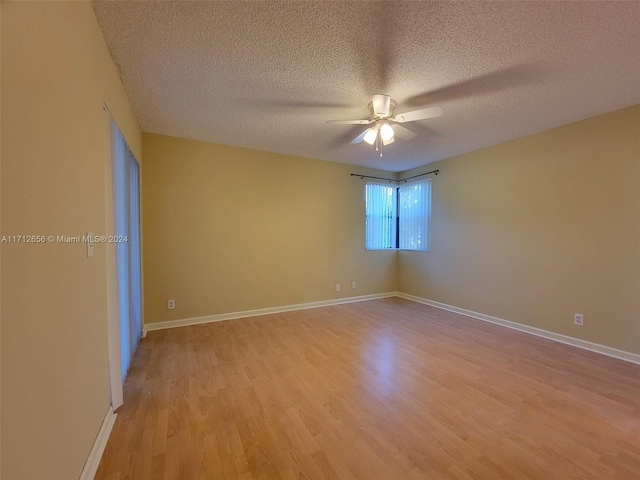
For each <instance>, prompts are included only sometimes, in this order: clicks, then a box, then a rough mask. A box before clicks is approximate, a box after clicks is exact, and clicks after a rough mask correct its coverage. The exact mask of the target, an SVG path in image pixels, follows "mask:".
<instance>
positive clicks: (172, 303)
mask: <svg viewBox="0 0 640 480" xmlns="http://www.w3.org/2000/svg"><path fill="white" fill-rule="evenodd" d="M167 308H168V309H169V310H173V309H174V308H176V301H175V300H169V301H168V302H167Z"/></svg>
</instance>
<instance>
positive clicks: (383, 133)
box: [380, 123, 393, 143]
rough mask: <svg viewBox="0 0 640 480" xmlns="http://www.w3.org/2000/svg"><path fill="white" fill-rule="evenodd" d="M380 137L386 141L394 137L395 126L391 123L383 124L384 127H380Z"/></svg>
mask: <svg viewBox="0 0 640 480" xmlns="http://www.w3.org/2000/svg"><path fill="white" fill-rule="evenodd" d="M380 137H381V138H382V140H383V141H385V142H389V140H391V139H392V138H393V128H391V125H389V124H388V123H385V124H384V125H382V127H381V128H380ZM389 143H391V142H389Z"/></svg>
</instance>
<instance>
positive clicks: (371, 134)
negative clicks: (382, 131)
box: [363, 128, 378, 145]
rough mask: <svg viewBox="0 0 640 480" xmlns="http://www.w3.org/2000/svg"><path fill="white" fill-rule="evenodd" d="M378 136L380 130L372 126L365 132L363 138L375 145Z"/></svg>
mask: <svg viewBox="0 0 640 480" xmlns="http://www.w3.org/2000/svg"><path fill="white" fill-rule="evenodd" d="M377 137H378V131H377V130H376V129H375V128H370V129H368V130H367V133H365V135H364V139H363V140H364V141H365V142H367V143H368V144H369V145H373V143H374V142H375V141H376V138H377Z"/></svg>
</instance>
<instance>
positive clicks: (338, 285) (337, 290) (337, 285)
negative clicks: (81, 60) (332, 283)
mask: <svg viewBox="0 0 640 480" xmlns="http://www.w3.org/2000/svg"><path fill="white" fill-rule="evenodd" d="M339 291H340V284H339V283H336V292H339Z"/></svg>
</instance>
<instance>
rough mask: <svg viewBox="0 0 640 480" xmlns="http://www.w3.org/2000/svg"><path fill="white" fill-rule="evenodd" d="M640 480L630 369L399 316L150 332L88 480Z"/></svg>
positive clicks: (404, 306) (365, 313)
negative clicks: (95, 471) (94, 472)
mask: <svg viewBox="0 0 640 480" xmlns="http://www.w3.org/2000/svg"><path fill="white" fill-rule="evenodd" d="M236 478H237V479H261V480H262V479H294V478H295V479H322V478H340V479H382V480H393V479H407V480H409V479H419V478H421V479H429V480H437V479H474V480H478V479H500V480H503V479H505V480H506V479H514V480H525V479H536V480H538V479H539V480H550V479H559V480H575V479H594V480H596V479H597V480H601V479H626V480H634V479H640V366H637V365H632V364H629V363H625V362H622V361H618V360H615V359H611V358H608V357H605V356H601V355H598V354H595V353H591V352H586V351H583V350H579V349H576V348H573V347H570V346H566V345H562V344H558V343H554V342H551V341H548V340H544V339H540V338H537V337H534V336H530V335H527V334H524V333H520V332H517V331H514V330H509V329H507V328H504V327H500V326H496V325H492V324H488V323H483V322H480V321H478V320H473V319H469V318H467V317H464V316H460V315H457V314H454V313H449V312H446V311H442V310H438V309H435V308H432V307H428V306H426V305H421V304H418V303H414V302H411V301H408V300H403V299H399V298H389V299H383V300H374V301H369V302H362V303H353V304H348V305H340V306H333V307H326V308H318V309H312V310H303V311H298V312H290V313H283V314H276V315H266V316H262V317H254V318H249V319H242V320H231V321H226V322H220V323H212V324H207V325H200V326H194V327H183V328H176V329H171V330H162V331H155V332H151V333H149V334H148V336H147V338H145V339H143V340H142V341H141V343H140V346H139V347H138V352H137V353H136V357H135V359H134V362H133V365H132V368H131V371H130V373H129V376H128V378H127V382H126V385H125V404H124V405H123V407H121V409H120V411H119V415H118V418H117V421H116V424H115V427H114V429H113V432H112V434H111V438H110V440H109V443H108V445H107V448H106V450H105V453H104V456H103V458H102V462H101V464H100V468H99V471H98V475H97V476H96V479H109V480H111V479H132V480H144V479H154V480H157V479H180V480H190V479H236Z"/></svg>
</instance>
